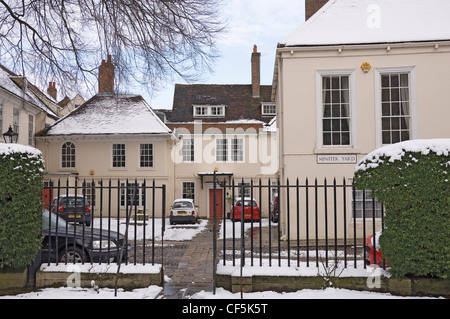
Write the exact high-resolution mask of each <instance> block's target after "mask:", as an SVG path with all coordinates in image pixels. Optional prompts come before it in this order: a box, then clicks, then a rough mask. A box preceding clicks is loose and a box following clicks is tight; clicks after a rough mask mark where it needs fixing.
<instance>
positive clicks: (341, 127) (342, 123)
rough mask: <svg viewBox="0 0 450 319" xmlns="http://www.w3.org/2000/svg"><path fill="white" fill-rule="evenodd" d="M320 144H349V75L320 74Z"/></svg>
mask: <svg viewBox="0 0 450 319" xmlns="http://www.w3.org/2000/svg"><path fill="white" fill-rule="evenodd" d="M321 78H322V79H321V80H322V81H321V84H322V88H321V97H322V103H321V104H322V112H321V124H322V132H321V137H322V145H323V146H351V143H352V141H351V101H350V75H337V74H336V75H322V77H321Z"/></svg>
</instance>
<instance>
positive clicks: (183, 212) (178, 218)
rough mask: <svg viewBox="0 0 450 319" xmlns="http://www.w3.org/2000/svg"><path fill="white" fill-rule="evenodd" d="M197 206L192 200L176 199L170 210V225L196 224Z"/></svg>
mask: <svg viewBox="0 0 450 319" xmlns="http://www.w3.org/2000/svg"><path fill="white" fill-rule="evenodd" d="M197 216H198V206H195V203H194V201H193V200H192V199H176V200H175V201H174V202H173V204H172V207H171V208H170V225H174V224H188V223H189V224H195V223H197Z"/></svg>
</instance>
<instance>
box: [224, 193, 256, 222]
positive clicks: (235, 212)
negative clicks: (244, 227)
mask: <svg viewBox="0 0 450 319" xmlns="http://www.w3.org/2000/svg"><path fill="white" fill-rule="evenodd" d="M242 204H244V221H246V222H249V221H252V212H253V221H254V222H259V220H260V219H261V212H260V210H259V207H258V204H257V203H256V200H255V199H251V198H250V197H244V200H242V199H241V198H236V199H235V201H234V205H233V207H232V208H231V211H230V218H231V220H232V221H240V220H241V218H242V215H241V214H242Z"/></svg>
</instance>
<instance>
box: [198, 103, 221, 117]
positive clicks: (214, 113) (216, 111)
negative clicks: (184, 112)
mask: <svg viewBox="0 0 450 319" xmlns="http://www.w3.org/2000/svg"><path fill="white" fill-rule="evenodd" d="M194 117H225V105H194Z"/></svg>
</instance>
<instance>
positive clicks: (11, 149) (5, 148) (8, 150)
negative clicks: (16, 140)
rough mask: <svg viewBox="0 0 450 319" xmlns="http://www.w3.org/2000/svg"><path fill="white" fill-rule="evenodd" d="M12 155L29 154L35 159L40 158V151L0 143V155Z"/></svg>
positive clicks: (19, 145) (24, 146)
mask: <svg viewBox="0 0 450 319" xmlns="http://www.w3.org/2000/svg"><path fill="white" fill-rule="evenodd" d="M13 153H25V154H29V155H31V156H32V157H35V158H41V157H42V153H41V151H39V150H38V149H36V148H34V147H31V146H26V145H21V144H4V143H0V155H9V154H13Z"/></svg>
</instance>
